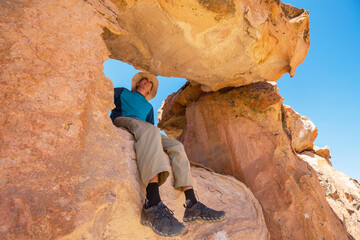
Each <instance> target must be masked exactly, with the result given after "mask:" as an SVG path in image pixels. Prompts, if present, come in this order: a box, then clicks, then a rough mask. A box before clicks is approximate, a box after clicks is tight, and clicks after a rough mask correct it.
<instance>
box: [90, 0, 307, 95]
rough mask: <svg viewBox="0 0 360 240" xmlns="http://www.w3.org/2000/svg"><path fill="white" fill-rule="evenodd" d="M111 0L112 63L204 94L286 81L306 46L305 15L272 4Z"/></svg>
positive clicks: (108, 41) (108, 36) (108, 38)
mask: <svg viewBox="0 0 360 240" xmlns="http://www.w3.org/2000/svg"><path fill="white" fill-rule="evenodd" d="M92 1H93V2H95V0H92ZM112 2H114V3H115V4H116V5H117V6H118V7H119V10H118V11H119V13H118V14H117V18H116V19H117V22H118V25H119V26H120V27H121V29H123V31H121V32H120V33H119V32H117V31H113V30H112V29H105V33H104V39H105V42H106V44H107V46H108V47H109V50H110V51H111V57H112V58H115V59H118V60H121V61H124V62H127V63H130V64H132V65H133V66H135V67H140V68H143V69H146V70H148V71H150V72H153V73H155V74H156V75H162V76H174V77H182V78H187V79H188V80H192V81H196V82H198V83H200V84H202V89H203V90H206V91H209V90H217V89H220V88H223V87H227V86H241V85H246V84H249V83H252V82H258V81H275V80H278V79H279V78H280V77H281V76H282V75H283V74H284V73H287V72H289V73H290V74H291V76H293V75H294V74H295V69H296V67H297V66H298V65H299V64H300V63H301V62H302V61H303V60H304V59H305V56H306V54H307V51H308V49H309V47H310V40H309V15H308V12H307V11H305V10H304V9H297V8H295V7H292V6H290V5H287V4H283V3H282V2H280V1H274V0H271V1H247V0H243V1H233V0H227V1H208V0H201V1H200V0H198V1H194V0H182V1H178V0H158V1H155V0H153V1H150V0H146V1H132V0H112ZM105 3H106V2H105ZM114 11H115V10H114Z"/></svg>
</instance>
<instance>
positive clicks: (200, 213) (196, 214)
mask: <svg viewBox="0 0 360 240" xmlns="http://www.w3.org/2000/svg"><path fill="white" fill-rule="evenodd" d="M161 139H162V144H163V147H164V150H165V151H166V152H167V154H168V155H169V158H170V164H171V166H172V170H173V173H174V179H175V186H174V187H175V188H178V189H182V190H184V192H185V198H186V205H185V208H186V209H185V213H184V218H183V220H184V222H194V221H197V220H201V221H206V222H215V221H221V220H223V219H225V212H224V211H215V210H213V209H211V208H208V207H206V206H205V205H204V204H202V203H201V202H199V201H197V199H196V197H195V193H194V190H193V187H192V185H193V184H192V178H191V174H190V163H189V160H188V158H187V156H186V152H185V149H184V146H183V145H182V143H181V142H179V141H178V140H176V139H171V138H168V137H166V136H164V135H161Z"/></svg>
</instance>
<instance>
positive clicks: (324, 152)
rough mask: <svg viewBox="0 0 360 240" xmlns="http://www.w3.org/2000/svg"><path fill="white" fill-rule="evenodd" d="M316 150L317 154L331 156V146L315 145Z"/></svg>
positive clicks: (324, 156) (325, 156)
mask: <svg viewBox="0 0 360 240" xmlns="http://www.w3.org/2000/svg"><path fill="white" fill-rule="evenodd" d="M314 151H315V153H316V154H317V155H319V156H320V157H323V158H331V155H330V148H329V147H328V146H325V147H322V148H319V147H318V146H314Z"/></svg>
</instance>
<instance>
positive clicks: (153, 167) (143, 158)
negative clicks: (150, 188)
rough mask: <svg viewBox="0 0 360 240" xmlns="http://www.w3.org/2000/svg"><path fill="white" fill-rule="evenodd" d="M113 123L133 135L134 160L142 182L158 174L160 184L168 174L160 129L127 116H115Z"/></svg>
mask: <svg viewBox="0 0 360 240" xmlns="http://www.w3.org/2000/svg"><path fill="white" fill-rule="evenodd" d="M114 124H115V126H117V127H123V128H126V129H127V130H128V131H129V132H130V133H132V134H133V135H134V138H135V152H136V159H137V160H136V162H137V165H138V168H139V172H140V177H141V181H142V182H143V184H144V185H145V186H147V185H148V183H149V182H150V180H151V179H153V178H154V177H156V176H158V182H159V186H161V185H162V184H163V183H164V182H165V180H166V179H167V177H168V176H169V169H168V168H167V164H166V158H165V157H164V152H163V147H162V143H161V133H160V130H159V129H158V128H157V127H155V126H154V125H152V124H150V123H147V122H144V121H141V120H138V119H134V118H129V117H117V118H116V119H115V120H114Z"/></svg>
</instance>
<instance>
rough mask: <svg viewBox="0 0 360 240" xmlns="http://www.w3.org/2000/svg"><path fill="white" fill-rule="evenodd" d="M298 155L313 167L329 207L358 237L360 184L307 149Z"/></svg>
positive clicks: (359, 230) (348, 229)
mask: <svg viewBox="0 0 360 240" xmlns="http://www.w3.org/2000/svg"><path fill="white" fill-rule="evenodd" d="M298 156H299V157H300V158H301V159H303V160H304V161H306V162H308V163H309V164H310V165H311V166H312V167H313V168H314V169H315V171H316V172H317V175H318V178H319V181H320V184H321V186H322V187H323V188H324V190H325V195H326V199H327V201H328V202H329V204H330V206H331V208H332V209H333V210H334V212H335V213H336V215H337V216H338V217H339V219H340V220H342V221H343V222H344V224H345V226H346V229H347V231H348V232H349V233H351V235H352V236H353V237H354V238H355V239H360V184H359V183H358V182H357V181H356V180H355V179H352V178H350V177H348V176H346V175H345V174H344V173H342V172H340V171H338V170H336V169H334V168H333V167H331V166H329V165H328V163H327V159H326V158H324V157H321V156H319V155H317V154H314V153H312V152H309V151H306V152H303V153H301V154H298ZM334 195H336V197H335V198H334Z"/></svg>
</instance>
